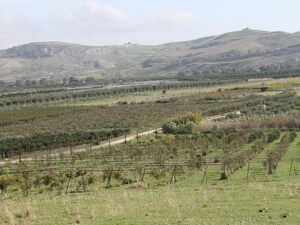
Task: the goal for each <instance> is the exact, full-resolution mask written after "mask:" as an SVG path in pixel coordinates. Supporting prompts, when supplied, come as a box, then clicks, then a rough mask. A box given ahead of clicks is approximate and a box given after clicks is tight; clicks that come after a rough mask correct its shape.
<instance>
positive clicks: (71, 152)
mask: <svg viewBox="0 0 300 225" xmlns="http://www.w3.org/2000/svg"><path fill="white" fill-rule="evenodd" d="M72 155H73V149H72V144H71V143H70V156H72Z"/></svg>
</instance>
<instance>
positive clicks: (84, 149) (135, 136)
mask: <svg viewBox="0 0 300 225" xmlns="http://www.w3.org/2000/svg"><path fill="white" fill-rule="evenodd" d="M161 130H162V129H161V128H157V129H152V130H148V131H145V132H142V133H139V134H138V137H143V136H147V135H150V134H153V133H155V132H161ZM136 138H137V135H130V136H128V137H126V138H125V137H122V138H120V137H119V138H118V139H116V140H112V141H106V142H104V143H102V144H100V145H95V146H93V147H92V150H97V149H100V148H105V147H108V146H112V145H118V144H123V143H125V142H127V141H132V140H134V139H136ZM85 151H87V149H86V148H80V149H74V150H73V151H72V152H74V153H80V152H85ZM69 153H70V151H64V152H59V153H52V154H51V157H56V156H59V155H60V154H69ZM42 156H46V154H44V155H42ZM47 156H49V154H47ZM33 160H34V158H33V157H26V158H21V162H30V161H33ZM19 162H20V160H19V159H14V160H7V161H2V162H1V161H0V166H5V165H6V164H9V163H10V164H16V163H19Z"/></svg>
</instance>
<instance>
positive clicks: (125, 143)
mask: <svg viewBox="0 0 300 225" xmlns="http://www.w3.org/2000/svg"><path fill="white" fill-rule="evenodd" d="M126 143H127V135H126V133H125V144H126Z"/></svg>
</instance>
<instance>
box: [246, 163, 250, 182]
mask: <svg viewBox="0 0 300 225" xmlns="http://www.w3.org/2000/svg"><path fill="white" fill-rule="evenodd" d="M249 171H250V161H249V162H248V168H247V180H248V179H249Z"/></svg>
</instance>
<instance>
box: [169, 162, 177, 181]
mask: <svg viewBox="0 0 300 225" xmlns="http://www.w3.org/2000/svg"><path fill="white" fill-rule="evenodd" d="M176 169H177V168H176V165H175V166H174V170H173V173H172V177H171V180H170V184H172V182H173V180H174V182H177V181H176Z"/></svg>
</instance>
